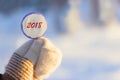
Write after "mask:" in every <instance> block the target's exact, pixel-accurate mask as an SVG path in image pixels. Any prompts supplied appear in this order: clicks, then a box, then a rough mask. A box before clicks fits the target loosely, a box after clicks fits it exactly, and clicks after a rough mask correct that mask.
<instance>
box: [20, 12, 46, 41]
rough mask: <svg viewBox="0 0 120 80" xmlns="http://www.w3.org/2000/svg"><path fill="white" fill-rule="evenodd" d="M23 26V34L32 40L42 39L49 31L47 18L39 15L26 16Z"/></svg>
mask: <svg viewBox="0 0 120 80" xmlns="http://www.w3.org/2000/svg"><path fill="white" fill-rule="evenodd" d="M21 25H22V31H23V33H24V34H25V35H26V36H27V37H29V38H32V39H36V38H39V37H41V36H42V35H43V34H44V33H45V31H46V29H47V22H46V20H45V17H44V16H42V15H41V14H39V13H30V14H28V15H26V16H25V17H24V18H23V20H22V24H21Z"/></svg>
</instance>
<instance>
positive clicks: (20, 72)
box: [3, 41, 33, 80]
mask: <svg viewBox="0 0 120 80" xmlns="http://www.w3.org/2000/svg"><path fill="white" fill-rule="evenodd" d="M31 43H32V41H28V42H27V43H25V44H24V45H23V46H22V47H21V48H19V50H20V49H21V51H19V50H18V52H20V54H17V53H14V54H13V56H12V57H11V59H10V61H9V63H8V65H7V66H6V70H5V73H4V74H3V80H32V79H33V64H32V62H31V61H30V60H28V59H27V58H25V57H23V55H25V54H26V52H27V50H28V49H29V47H30V46H31Z"/></svg>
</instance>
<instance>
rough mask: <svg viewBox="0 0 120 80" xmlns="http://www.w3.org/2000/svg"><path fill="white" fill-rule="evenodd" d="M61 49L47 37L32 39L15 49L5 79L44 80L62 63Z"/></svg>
mask: <svg viewBox="0 0 120 80" xmlns="http://www.w3.org/2000/svg"><path fill="white" fill-rule="evenodd" d="M61 59H62V54H61V51H60V50H59V49H58V48H56V46H54V45H53V44H52V43H51V41H50V40H48V39H47V38H40V39H37V40H30V41H28V42H27V43H25V44H24V45H23V46H21V47H20V48H19V49H17V50H16V51H15V53H14V54H13V56H12V57H11V59H10V61H9V63H8V65H7V67H6V71H5V74H4V75H3V78H4V79H5V80H43V79H45V78H47V77H48V76H49V75H50V74H51V73H52V72H53V71H55V69H56V68H57V67H58V66H59V65H60V63H61Z"/></svg>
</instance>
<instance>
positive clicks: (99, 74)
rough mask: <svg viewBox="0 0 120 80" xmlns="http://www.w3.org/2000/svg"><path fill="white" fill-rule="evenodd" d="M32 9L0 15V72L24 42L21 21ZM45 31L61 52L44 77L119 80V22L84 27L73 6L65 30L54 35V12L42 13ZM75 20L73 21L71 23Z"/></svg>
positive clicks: (66, 20) (65, 79) (73, 79)
mask: <svg viewBox="0 0 120 80" xmlns="http://www.w3.org/2000/svg"><path fill="white" fill-rule="evenodd" d="M33 11H34V9H25V10H18V11H17V12H15V13H14V14H12V15H8V16H5V15H2V14H0V72H1V73H3V72H4V68H5V65H6V64H7V63H8V60H9V58H10V56H11V55H12V53H13V52H14V51H15V50H16V49H17V48H18V47H19V46H20V45H22V44H23V43H24V42H25V41H27V40H29V39H28V38H26V37H25V36H24V35H23V33H22V31H21V28H20V27H21V26H20V24H21V20H22V18H23V17H24V15H25V14H27V13H29V12H33ZM45 16H46V19H47V21H48V27H49V28H48V31H47V32H46V34H45V36H46V37H48V38H49V39H51V40H52V41H53V43H54V44H56V46H58V47H59V48H60V49H61V50H62V52H63V61H62V64H61V66H60V67H59V68H58V69H57V70H56V71H55V73H53V74H52V75H51V76H50V77H49V78H48V80H120V76H119V75H120V25H119V24H118V23H117V22H116V21H115V22H114V21H113V22H112V23H109V24H108V25H107V26H104V27H95V26H93V27H91V28H90V27H88V26H85V25H83V24H82V23H81V21H80V20H79V19H80V18H79V12H77V10H76V9H74V7H72V8H71V9H70V10H69V11H68V16H66V18H65V19H63V20H65V23H66V25H65V26H66V27H67V29H68V30H69V31H68V33H65V34H61V35H60V34H57V32H55V30H54V27H53V24H54V21H53V19H54V18H53V17H54V13H52V11H49V12H48V13H47V14H45ZM74 21H75V22H74Z"/></svg>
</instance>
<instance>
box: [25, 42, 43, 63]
mask: <svg viewBox="0 0 120 80" xmlns="http://www.w3.org/2000/svg"><path fill="white" fill-rule="evenodd" d="M42 44H43V41H42V40H39V41H38V40H34V41H33V43H32V45H31V46H30V48H29V50H28V51H27V53H26V54H25V55H24V57H25V58H27V59H29V60H30V61H31V62H32V63H33V65H35V63H36V62H37V59H38V57H39V54H40V48H41V46H42Z"/></svg>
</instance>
